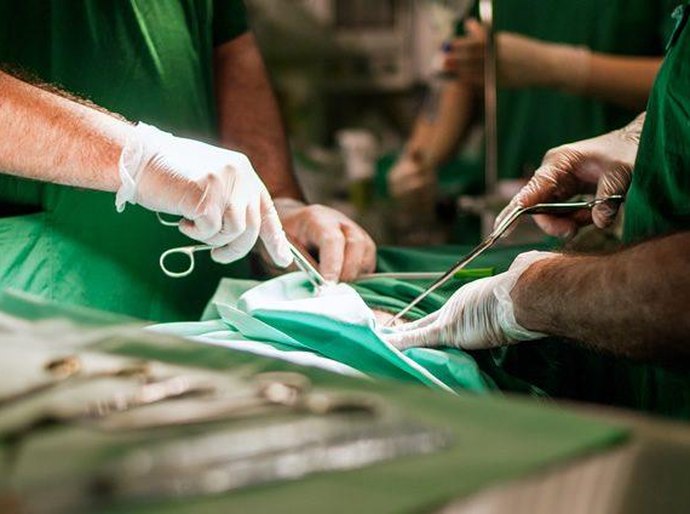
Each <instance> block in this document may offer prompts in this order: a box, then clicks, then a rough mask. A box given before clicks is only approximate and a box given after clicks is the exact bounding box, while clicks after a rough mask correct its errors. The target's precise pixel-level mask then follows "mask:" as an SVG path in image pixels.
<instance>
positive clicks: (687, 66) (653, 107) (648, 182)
mask: <svg viewBox="0 0 690 514" xmlns="http://www.w3.org/2000/svg"><path fill="white" fill-rule="evenodd" d="M689 13H690V8H689V7H688V5H687V4H686V5H682V6H680V7H678V9H677V10H676V11H675V13H674V19H675V20H676V29H675V32H674V34H673V35H672V36H671V39H670V40H669V49H668V54H667V56H666V61H665V62H664V65H663V66H662V68H661V70H660V71H659V75H658V77H657V80H656V84H655V86H654V90H653V91H652V95H651V97H650V100H649V105H648V107H647V119H646V123H645V126H644V130H643V132H642V138H641V140H640V148H639V151H638V155H637V162H636V164H635V172H634V174H633V181H632V184H631V186H630V191H629V192H628V195H627V201H626V203H625V227H624V236H625V239H626V240H627V241H628V242H633V241H637V240H641V239H647V238H650V237H653V236H657V235H660V234H663V233H668V232H672V231H678V230H688V229H689V228H690V33H689V29H688V28H687V25H688V16H689Z"/></svg>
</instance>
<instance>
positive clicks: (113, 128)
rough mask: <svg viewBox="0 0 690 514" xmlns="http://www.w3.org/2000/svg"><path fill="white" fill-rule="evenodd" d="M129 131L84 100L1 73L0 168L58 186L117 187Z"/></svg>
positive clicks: (117, 120) (121, 122)
mask: <svg viewBox="0 0 690 514" xmlns="http://www.w3.org/2000/svg"><path fill="white" fill-rule="evenodd" d="M130 129H131V125H129V124H128V123H127V122H126V121H124V120H122V119H119V118H117V117H115V116H114V115H111V114H109V113H107V112H105V111H103V110H100V109H96V108H94V107H92V106H90V105H88V104H86V103H82V102H79V101H76V100H74V99H71V98H68V97H66V96H63V95H60V94H56V93H54V92H51V91H49V90H44V89H41V88H40V87H37V86H34V85H31V84H28V83H26V82H23V81H21V80H19V79H16V78H14V77H12V76H11V75H8V74H6V73H2V72H0V169H2V170H3V172H6V173H9V174H12V175H16V176H20V177H25V178H31V179H35V180H41V181H46V182H54V183H58V184H64V185H70V186H77V187H85V188H90V189H100V190H104V191H116V190H117V188H118V187H119V185H120V179H119V176H118V169H117V163H118V159H119V156H120V153H121V151H122V148H123V146H124V144H125V141H126V138H127V134H128V132H129V130H130Z"/></svg>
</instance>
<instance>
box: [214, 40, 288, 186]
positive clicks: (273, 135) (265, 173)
mask: <svg viewBox="0 0 690 514" xmlns="http://www.w3.org/2000/svg"><path fill="white" fill-rule="evenodd" d="M215 71H216V96H217V103H218V116H219V129H220V137H221V143H222V145H223V146H225V147H227V148H230V149H232V150H238V151H241V152H243V153H245V154H246V155H247V156H248V157H249V159H250V160H251V161H252V164H253V166H254V168H255V169H256V171H257V173H258V174H259V175H260V176H261V179H262V180H263V181H264V183H265V184H266V187H267V188H268V190H269V192H270V193H271V195H272V196H274V197H290V198H297V199H301V197H302V193H301V191H300V188H299V186H298V184H297V181H296V179H295V176H294V173H293V171H292V165H291V161H290V153H289V150H288V144H287V138H286V136H285V129H284V127H283V123H282V120H281V117H280V112H279V109H278V103H277V101H276V98H275V95H274V94H273V90H272V88H271V84H270V82H269V80H268V76H267V73H266V69H265V67H264V64H263V60H262V58H261V54H260V53H259V50H258V48H257V46H256V42H255V40H254V37H253V36H252V35H251V34H245V35H243V36H240V37H238V38H236V39H234V40H232V41H230V42H228V43H225V44H224V45H222V46H220V47H219V48H217V49H216V54H215Z"/></svg>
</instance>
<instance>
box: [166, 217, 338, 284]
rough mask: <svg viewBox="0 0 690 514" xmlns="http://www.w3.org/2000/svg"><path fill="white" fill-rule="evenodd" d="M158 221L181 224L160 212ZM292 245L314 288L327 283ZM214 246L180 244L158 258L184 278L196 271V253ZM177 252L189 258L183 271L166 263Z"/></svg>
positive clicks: (167, 225) (168, 224) (173, 225)
mask: <svg viewBox="0 0 690 514" xmlns="http://www.w3.org/2000/svg"><path fill="white" fill-rule="evenodd" d="M156 216H157V217H158V221H159V222H160V223H161V224H162V225H164V226H166V227H178V226H179V225H180V222H179V221H168V220H166V219H164V218H163V217H162V216H161V215H160V213H156ZM288 243H289V245H290V253H292V256H293V257H294V259H295V264H296V265H297V267H298V268H299V269H300V270H301V271H303V272H304V273H306V275H307V278H308V279H309V282H311V284H312V285H313V286H314V288H319V287H321V286H324V285H327V284H328V283H329V282H328V281H327V280H326V279H325V278H324V277H323V275H321V273H319V271H318V270H317V269H316V266H315V265H314V264H312V262H311V260H310V259H309V258H308V257H306V256H305V255H304V254H303V253H302V252H301V251H300V250H299V249H298V248H297V247H296V246H295V245H294V244H293V243H292V242H291V241H288ZM213 248H214V247H213V246H211V245H190V246H179V247H177V248H170V249H169V250H166V251H165V252H163V253H162V254H161V256H160V259H159V260H158V263H159V264H160V267H161V269H162V270H163V273H165V274H166V275H167V276H169V277H171V278H182V277H186V276H188V275H191V274H192V272H193V271H194V266H195V260H194V254H195V253H196V252H204V251H211V250H212V249H213ZM175 254H181V255H183V256H185V257H187V258H188V259H189V265H188V266H187V267H186V268H185V269H184V270H182V271H172V270H171V269H170V268H168V267H167V266H166V264H165V262H166V260H167V259H168V257H170V256H171V255H175Z"/></svg>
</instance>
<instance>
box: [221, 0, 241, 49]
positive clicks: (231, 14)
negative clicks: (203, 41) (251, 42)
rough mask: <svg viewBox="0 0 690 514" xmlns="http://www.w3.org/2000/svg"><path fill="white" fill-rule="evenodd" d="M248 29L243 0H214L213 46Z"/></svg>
mask: <svg viewBox="0 0 690 514" xmlns="http://www.w3.org/2000/svg"><path fill="white" fill-rule="evenodd" d="M248 30H249V23H248V21H247V7H246V6H245V5H244V1H243V0H216V1H215V2H214V4H213V46H220V45H222V44H223V43H226V42H228V41H230V40H232V39H235V38H236V37H237V36H241V35H242V34H244V33H245V32H247V31H248Z"/></svg>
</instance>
